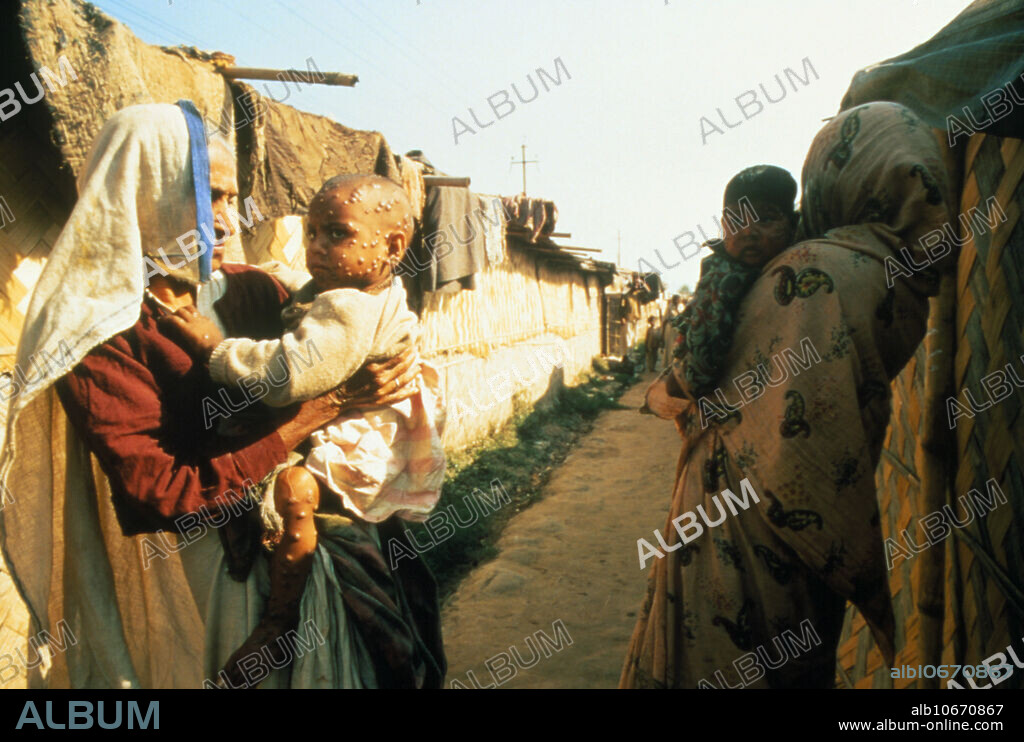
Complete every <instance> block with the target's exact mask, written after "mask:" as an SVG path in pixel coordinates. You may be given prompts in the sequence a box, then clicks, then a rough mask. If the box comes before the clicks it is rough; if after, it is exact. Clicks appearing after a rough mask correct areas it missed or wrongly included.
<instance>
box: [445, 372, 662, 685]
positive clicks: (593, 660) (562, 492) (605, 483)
mask: <svg viewBox="0 0 1024 742" xmlns="http://www.w3.org/2000/svg"><path fill="white" fill-rule="evenodd" d="M650 379H653V375H652V374H648V375H647V376H645V379H644V381H642V382H641V383H640V384H637V385H636V386H634V387H633V388H632V389H630V390H629V391H627V392H626V394H625V395H623V397H622V399H621V402H622V404H623V405H626V406H627V407H629V409H627V410H609V411H607V412H604V413H602V415H601V416H600V417H599V418H598V419H597V421H596V424H595V426H594V429H593V430H592V431H591V432H590V433H589V434H587V435H586V436H584V437H583V438H581V439H580V442H579V443H578V444H577V446H576V449H575V450H574V451H573V452H572V453H571V454H569V456H568V458H567V459H566V460H565V462H564V463H563V464H562V465H561V466H560V467H559V468H558V470H557V471H556V472H555V473H554V474H553V475H552V477H551V479H550V480H549V482H548V484H547V485H546V486H545V488H544V494H543V499H542V500H541V501H540V502H537V503H536V504H534V505H533V506H531V507H530V508H528V509H527V510H525V511H524V512H522V513H520V514H519V515H517V516H515V517H514V518H513V519H512V520H511V521H510V522H509V523H508V525H507V526H506V528H505V530H504V532H503V533H502V536H501V539H500V540H499V541H498V549H499V550H500V551H499V554H498V556H497V558H496V559H494V560H493V561H491V562H489V563H487V564H485V565H483V566H482V567H480V568H479V569H477V570H476V571H474V572H472V573H471V574H470V575H469V576H468V577H467V578H466V579H465V580H464V581H463V582H462V584H461V585H460V586H459V589H458V591H457V592H456V593H455V595H454V596H453V597H452V599H451V601H450V602H449V604H448V605H447V606H446V607H445V610H444V614H443V624H444V638H445V649H446V652H447V655H448V678H447V681H446V685H447V686H448V687H451V683H452V681H453V680H454V681H458V682H459V683H462V684H464V685H466V686H467V687H473V685H474V683H473V679H474V678H475V680H476V681H477V683H478V684H479V685H481V686H488V685H491V684H492V683H494V684H497V685H500V687H502V688H614V687H615V686H616V684H617V683H618V679H619V672H620V671H621V669H622V661H623V658H624V656H625V652H626V645H627V643H628V642H629V637H630V634H631V633H632V631H633V625H634V623H635V621H636V611H637V609H638V608H639V606H640V603H641V601H642V600H643V596H644V590H645V589H646V577H647V572H646V571H645V572H641V571H640V566H639V561H638V559H637V547H636V541H637V539H638V538H641V537H644V538H647V539H648V540H651V539H652V533H653V531H654V529H656V528H660V527H661V526H663V525H664V522H665V516H666V515H667V513H668V507H669V497H670V495H671V488H672V479H673V475H674V473H675V462H676V456H677V455H678V453H679V445H680V444H679V438H678V436H677V434H676V432H675V429H674V428H673V426H672V423H671V422H669V421H666V420H660V419H658V418H656V417H653V416H651V415H640V414H638V413H637V412H636V408H637V407H639V406H640V405H641V404H642V402H643V392H644V389H646V387H647V384H648V383H649V380H650ZM649 566H650V562H648V567H649ZM558 621H561V623H562V625H563V626H564V632H563V634H562V636H561V637H560V636H559V634H558V629H557V626H555V623H556V622H558ZM538 631H543V632H544V633H545V634H546V635H547V636H548V637H550V638H551V641H552V642H553V644H548V645H547V646H545V645H544V644H543V639H541V638H540V637H539V636H537V637H535V636H534V634H535V632H538ZM566 633H567V634H568V636H569V637H571V639H572V644H571V645H569V644H568V641H567V640H566V638H565V636H564V634H566ZM527 637H529V641H527ZM538 640H539V641H538ZM559 642H561V643H562V648H561V649H556V648H555V646H554V645H557V644H558V643H559ZM531 644H532V645H533V646H531ZM538 644H539V645H540V649H541V650H545V649H546V651H536V649H535V647H537V645H538ZM510 647H513V648H515V651H516V652H518V657H519V660H520V664H519V666H517V665H516V664H515V659H514V657H515V655H514V654H512V653H511V652H510V649H509V648H510ZM501 653H505V654H504V657H503V656H502V655H501ZM547 655H550V656H547ZM509 658H513V659H511V660H510V659H509ZM534 658H539V659H537V660H536V661H534ZM489 660H490V662H488V661H489ZM513 671H514V673H515V674H514V675H513V674H512V673H513ZM467 672H472V676H473V677H472V678H470V677H469V676H468V675H467ZM502 681H504V682H502Z"/></svg>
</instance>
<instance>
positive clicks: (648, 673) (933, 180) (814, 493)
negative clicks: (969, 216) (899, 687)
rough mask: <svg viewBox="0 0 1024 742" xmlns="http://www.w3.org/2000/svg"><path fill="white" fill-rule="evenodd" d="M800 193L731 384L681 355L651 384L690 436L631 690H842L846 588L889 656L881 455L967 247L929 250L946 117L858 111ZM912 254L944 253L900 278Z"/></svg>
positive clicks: (760, 287) (645, 610)
mask: <svg viewBox="0 0 1024 742" xmlns="http://www.w3.org/2000/svg"><path fill="white" fill-rule="evenodd" d="M802 204H803V213H802V219H803V221H802V225H801V230H802V237H803V239H804V241H803V242H801V243H799V244H797V245H795V246H793V247H791V248H789V249H788V250H785V251H784V252H782V253H781V254H780V255H778V256H777V257H776V258H775V259H773V260H772V261H771V262H770V263H768V264H767V265H766V266H765V267H764V269H763V271H762V272H761V274H760V277H759V278H758V279H757V280H756V282H755V283H754V285H753V286H752V288H751V290H750V293H749V294H748V295H747V297H746V299H745V300H744V303H743V305H742V307H741V309H740V316H739V319H738V322H737V329H736V334H735V336H734V341H733V344H732V346H731V349H730V351H729V354H728V357H727V359H726V362H725V364H724V368H725V372H724V373H723V375H722V376H721V378H720V380H719V382H718V389H717V390H716V391H715V393H714V395H713V396H711V397H709V398H700V399H694V397H693V396H692V395H691V394H689V392H688V390H687V388H686V381H685V378H683V376H682V375H681V374H680V373H679V370H678V368H674V370H673V371H672V373H671V374H668V375H666V376H663V377H662V378H661V379H660V380H659V381H658V382H656V383H655V384H654V385H652V387H651V389H650V390H649V391H648V399H647V404H648V406H649V407H650V408H651V409H652V410H653V411H655V412H656V414H659V415H660V416H662V417H666V418H674V419H675V421H676V425H677V428H678V430H679V432H680V435H681V436H682V438H683V450H682V452H681V454H680V458H679V467H678V470H677V478H676V484H675V491H674V493H673V499H672V505H671V512H670V514H669V518H668V522H667V523H666V525H665V528H664V531H663V533H660V534H658V536H659V540H660V541H661V543H660V547H661V548H658V547H655V548H654V550H653V552H654V553H652V555H651V556H650V560H651V562H652V564H651V565H649V566H650V568H651V574H650V578H649V583H648V592H647V598H646V600H645V602H644V604H643V607H642V609H641V613H640V616H639V619H638V621H637V625H636V629H635V631H634V634H633V638H632V641H631V644H630V647H629V652H628V655H627V658H626V662H625V666H624V668H623V673H622V678H621V681H620V684H621V686H622V687H672V688H693V687H704V688H707V687H716V688H718V687H830V686H832V685H833V683H834V674H835V653H836V647H837V644H838V640H839V632H840V627H841V625H842V621H843V614H844V607H845V604H846V601H847V600H849V601H852V602H853V603H854V604H855V605H856V606H857V607H858V609H859V610H860V612H861V614H862V615H863V616H864V618H865V620H866V621H867V623H868V625H869V626H870V627H871V630H872V632H873V634H874V637H875V640H876V641H877V643H878V646H879V647H880V648H881V650H882V654H883V656H884V657H885V659H886V660H887V661H889V663H890V664H891V663H892V660H893V644H894V640H893V612H892V606H891V598H890V594H889V585H888V579H887V576H888V575H887V570H886V566H885V558H884V553H883V546H882V537H881V531H880V526H879V512H878V505H877V500H876V494H875V479H874V474H875V466H876V464H877V463H878V459H879V455H880V452H881V446H882V442H883V437H884V434H885V430H886V426H887V425H888V420H889V413H890V388H889V384H890V381H891V380H892V379H893V378H894V377H895V376H896V375H897V374H898V373H899V371H900V369H901V368H903V366H904V365H905V364H906V362H907V361H908V360H909V359H910V357H911V356H912V355H913V353H914V351H915V349H916V348H917V346H918V344H919V343H920V342H921V340H922V338H923V336H924V332H925V325H926V318H927V315H928V301H927V297H928V296H930V295H934V294H935V293H936V292H937V289H938V268H939V267H940V265H939V264H938V263H939V262H941V260H940V259H941V258H942V256H943V254H944V253H945V257H946V258H947V259H949V258H952V257H953V255H952V253H953V251H952V250H950V249H949V246H948V245H944V246H931V245H929V248H931V252H929V251H928V250H927V249H926V248H925V247H923V246H922V244H921V238H922V236H923V235H925V234H927V233H928V232H931V231H933V230H936V229H939V228H941V226H942V225H943V224H944V223H945V222H946V221H947V220H948V219H949V218H950V212H949V201H948V190H947V187H946V184H945V169H944V167H943V164H942V161H941V158H940V154H939V151H938V146H937V144H936V142H935V140H934V139H933V137H932V134H931V131H930V129H929V128H928V127H927V126H926V125H925V124H923V123H922V122H921V121H919V120H918V119H917V118H916V117H915V116H914V115H913V114H912V113H911V112H910V111H909V110H907V109H905V108H903V107H902V106H899V105H896V104H891V103H871V104H869V105H863V106H859V107H857V108H853V109H851V110H848V111H845V112H843V113H842V114H840V115H839V116H837V117H836V118H835V119H834V120H832V121H831V122H830V123H829V124H828V125H827V126H826V127H825V128H824V129H823V130H822V131H821V132H820V133H819V134H818V136H817V137H816V138H815V141H814V143H813V145H812V147H811V150H810V152H809V154H808V156H807V161H806V163H805V166H804V172H803V200H802ZM903 250H907V251H909V253H911V254H912V255H913V257H914V261H913V264H914V265H922V264H928V263H931V264H932V265H931V267H929V268H926V269H924V270H921V271H919V272H916V273H912V272H911V271H909V270H902V271H899V272H898V273H899V275H896V276H893V275H890V271H888V270H887V265H886V264H887V263H889V264H892V259H893V258H899V257H900V253H901V251H903ZM904 262H905V261H900V263H901V264H902V263H904ZM734 380H735V381H734ZM725 490H729V491H730V493H729V495H733V496H734V497H730V496H729V495H726V494H723V492H724V491H725ZM727 505H728V507H727ZM698 526H699V528H698Z"/></svg>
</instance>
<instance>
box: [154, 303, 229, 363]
mask: <svg viewBox="0 0 1024 742" xmlns="http://www.w3.org/2000/svg"><path fill="white" fill-rule="evenodd" d="M162 321H164V322H166V323H167V324H170V325H173V326H174V327H175V328H176V329H177V332H178V335H179V337H180V338H181V339H182V341H183V342H184V344H185V347H186V348H187V349H188V350H189V351H191V352H192V353H193V354H195V355H198V356H200V357H201V358H202V359H203V360H206V359H208V358H209V357H210V354H211V353H213V349H214V348H216V347H217V345H218V344H219V343H220V342H221V341H222V340H223V339H224V336H223V335H221V334H220V330H218V329H217V325H215V324H214V323H213V320H210V319H207V318H206V317H204V316H203V315H201V314H199V310H198V309H196V308H195V306H193V305H191V304H189V305H188V306H184V307H181V308H180V309H179V310H178V311H177V312H175V313H174V314H171V315H168V316H166V317H164V318H162Z"/></svg>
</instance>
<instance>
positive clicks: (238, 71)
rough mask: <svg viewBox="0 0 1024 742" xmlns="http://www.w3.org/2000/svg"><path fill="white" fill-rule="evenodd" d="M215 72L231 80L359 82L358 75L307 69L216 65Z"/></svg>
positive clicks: (348, 84) (343, 85)
mask: <svg viewBox="0 0 1024 742" xmlns="http://www.w3.org/2000/svg"><path fill="white" fill-rule="evenodd" d="M216 69H217V72H219V73H220V74H222V75H224V77H228V78H231V79H232V80H238V79H245V80H280V81H282V82H286V81H287V82H304V83H310V84H311V83H318V84H320V85H340V86H342V87H346V88H352V87H355V84H356V83H357V82H359V76H358V75H346V74H344V73H341V72H320V71H319V70H318V71H317V72H316V73H313V72H310V71H309V70H305V71H303V70H273V69H269V68H266V67H217V68H216Z"/></svg>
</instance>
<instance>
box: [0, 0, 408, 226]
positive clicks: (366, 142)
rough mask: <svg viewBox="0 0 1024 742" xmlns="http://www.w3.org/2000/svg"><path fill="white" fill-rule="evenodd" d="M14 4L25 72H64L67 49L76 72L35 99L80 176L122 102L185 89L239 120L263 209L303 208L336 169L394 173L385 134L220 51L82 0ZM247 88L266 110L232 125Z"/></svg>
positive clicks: (172, 98)
mask: <svg viewBox="0 0 1024 742" xmlns="http://www.w3.org/2000/svg"><path fill="white" fill-rule="evenodd" d="M8 8H9V9H5V10H3V11H0V15H3V16H6V17H4V18H3V22H4V23H5V24H6V23H9V22H11V21H13V20H14V19H13V18H12V17H11V15H12V14H13V12H14V11H16V12H17V24H18V27H19V28H20V31H21V36H22V38H23V40H24V44H25V48H26V50H27V55H28V58H27V59H26V60H24V61H25V64H24V66H23V69H22V70H20V71H19V73H18V75H17V78H18V79H21V80H27V79H28V76H29V75H30V74H31V73H32V72H33V71H34V70H36V69H38V68H39V67H42V66H46V67H48V68H49V69H51V70H53V71H55V72H57V71H58V60H59V59H60V57H62V56H64V57H66V59H67V61H68V62H69V63H70V64H71V66H72V68H73V69H74V72H75V74H76V75H77V79H73V80H72V79H70V76H69V80H68V83H67V84H66V85H64V86H62V87H57V88H56V89H55V90H54V91H52V92H47V94H46V95H45V96H44V98H43V100H42V101H41V102H40V103H37V104H34V105H37V106H45V107H46V108H47V109H48V111H49V113H50V116H51V118H52V137H53V141H54V142H55V144H56V146H57V147H58V148H59V151H60V154H61V156H62V158H63V160H64V163H65V164H66V166H67V167H68V168H69V169H70V171H71V174H72V175H74V176H77V175H78V172H79V170H80V168H81V167H82V165H83V164H84V160H85V157H86V156H87V154H88V151H89V147H90V145H91V144H92V141H93V139H94V138H95V136H96V134H97V133H98V132H99V130H100V127H102V125H103V123H104V122H105V121H106V120H107V119H108V118H109V117H110V116H111V114H113V113H114V112H115V111H118V110H120V109H121V108H124V107H125V106H130V105H133V104H137V103H174V102H176V101H177V100H179V99H181V98H189V99H191V100H192V101H194V102H195V104H196V106H197V108H198V109H199V110H200V112H201V113H202V114H203V115H204V116H205V117H206V118H208V119H209V120H211V121H214V122H222V125H226V126H227V127H228V128H234V129H235V131H234V135H235V137H236V139H237V143H238V145H239V161H240V162H239V165H240V167H239V185H240V186H241V189H242V195H243V197H244V196H247V195H253V196H255V198H256V202H257V203H258V204H259V206H260V209H261V211H262V212H263V214H264V216H283V215H285V214H290V213H295V212H296V211H301V210H303V209H304V208H305V206H306V205H307V204H308V202H309V199H310V198H311V197H312V196H313V194H314V193H315V192H316V189H317V188H318V187H319V185H320V184H321V183H322V182H323V181H324V180H326V179H327V178H329V177H331V176H333V175H337V174H339V173H354V172H376V173H378V174H381V175H388V176H392V177H394V176H395V174H396V171H395V165H394V161H393V158H392V156H391V151H390V149H389V148H388V145H387V142H386V141H385V140H384V137H383V135H381V134H380V133H378V132H371V131H358V130H355V129H349V128H347V127H344V126H342V125H340V124H337V123H335V122H333V121H331V120H330V119H328V118H324V117H323V116H317V115H315V114H311V113H305V112H303V111H299V110H296V109H294V108H292V107H291V106H288V105H285V104H281V103H277V102H276V101H274V100H273V99H270V98H265V97H263V96H261V95H259V93H258V92H256V90H255V89H254V88H252V87H251V86H249V85H247V84H245V83H241V82H234V81H229V80H227V79H225V78H224V77H223V76H221V75H220V74H219V73H218V72H217V71H216V65H215V63H214V60H215V59H216V58H217V57H218V55H217V54H206V53H203V52H199V51H197V50H195V49H191V48H186V47H177V48H173V49H169V48H163V47H156V46H151V45H149V44H145V43H143V42H142V41H140V40H139V39H138V38H137V37H136V36H135V35H134V34H133V33H132V32H131V31H130V30H129V29H128V28H127V27H125V26H124V25H122V24H120V23H118V22H117V21H115V20H113V19H112V18H110V17H109V16H107V15H105V14H104V13H103V12H101V11H100V10H98V9H97V8H96V7H95V6H93V5H92V4H90V3H86V2H81V1H80V0H23V1H22V2H21V3H20V7H18V6H13V5H12V6H8ZM222 56H226V55H222ZM275 84H278V85H279V83H275ZM28 89H29V90H32V88H28ZM344 94H345V92H344V91H340V92H339V95H344ZM244 96H256V98H258V99H259V102H258V103H256V104H255V105H253V104H251V103H250V102H248V101H247V102H246V103H247V105H248V106H249V107H250V108H249V110H253V109H255V110H258V111H259V112H260V113H259V115H258V116H257V117H256V120H255V121H252V122H249V121H245V120H244V119H245V117H243V119H242V121H241V122H240V124H239V125H238V126H235V122H236V121H238V117H237V116H236V112H238V111H239V110H242V109H240V106H241V102H242V99H243V97H244Z"/></svg>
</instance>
